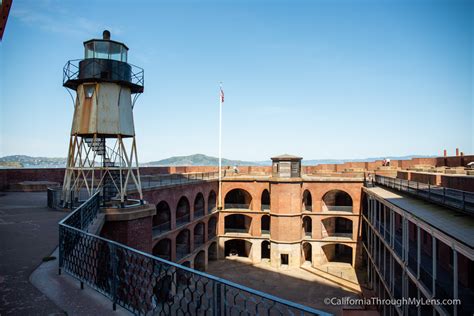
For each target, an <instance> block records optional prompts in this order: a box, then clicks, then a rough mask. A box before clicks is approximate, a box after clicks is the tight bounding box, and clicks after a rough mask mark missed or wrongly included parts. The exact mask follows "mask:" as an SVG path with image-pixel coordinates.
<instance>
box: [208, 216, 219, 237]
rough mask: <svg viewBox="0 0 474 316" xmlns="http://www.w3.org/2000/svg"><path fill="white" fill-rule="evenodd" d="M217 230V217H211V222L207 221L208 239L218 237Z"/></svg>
mask: <svg viewBox="0 0 474 316" xmlns="http://www.w3.org/2000/svg"><path fill="white" fill-rule="evenodd" d="M216 230H217V218H216V217H215V216H213V217H211V218H209V222H207V239H208V240H211V239H212V238H214V237H216Z"/></svg>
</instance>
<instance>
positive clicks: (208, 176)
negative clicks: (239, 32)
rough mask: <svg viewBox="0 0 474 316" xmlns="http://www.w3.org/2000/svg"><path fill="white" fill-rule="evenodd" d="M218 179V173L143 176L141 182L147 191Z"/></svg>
mask: <svg viewBox="0 0 474 316" xmlns="http://www.w3.org/2000/svg"><path fill="white" fill-rule="evenodd" d="M218 177H219V173H218V172H200V173H173V174H164V175H154V176H141V178H140V180H141V184H142V188H143V189H147V188H153V187H161V186H167V185H180V184H188V183H195V182H200V181H207V180H216V179H218Z"/></svg>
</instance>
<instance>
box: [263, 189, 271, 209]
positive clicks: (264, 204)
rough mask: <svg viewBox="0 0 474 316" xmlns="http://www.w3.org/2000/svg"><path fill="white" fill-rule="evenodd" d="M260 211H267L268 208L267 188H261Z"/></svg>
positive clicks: (268, 195) (268, 196)
mask: <svg viewBox="0 0 474 316" xmlns="http://www.w3.org/2000/svg"><path fill="white" fill-rule="evenodd" d="M261 201H262V203H261V205H262V207H261V209H262V211H269V210H270V192H268V190H267V189H265V190H263V192H262V199H261Z"/></svg>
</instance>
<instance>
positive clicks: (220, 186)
mask: <svg viewBox="0 0 474 316" xmlns="http://www.w3.org/2000/svg"><path fill="white" fill-rule="evenodd" d="M217 209H219V210H221V209H222V83H221V84H220V89H219V205H218V206H217Z"/></svg>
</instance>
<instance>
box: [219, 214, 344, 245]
mask: <svg viewBox="0 0 474 316" xmlns="http://www.w3.org/2000/svg"><path fill="white" fill-rule="evenodd" d="M270 225H271V222H270V216H269V215H263V216H261V218H260V230H261V233H262V235H265V234H270ZM251 226H252V217H251V216H248V215H244V214H231V215H227V216H226V217H224V234H228V233H243V234H251ZM302 230H303V236H305V237H308V238H312V236H313V219H312V218H311V216H303V221H302ZM352 236H353V221H352V220H351V219H348V218H345V217H329V218H325V219H323V220H321V237H320V238H326V237H347V238H351V239H352Z"/></svg>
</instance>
